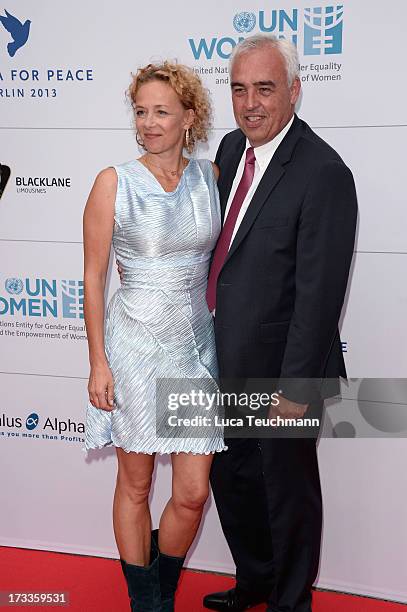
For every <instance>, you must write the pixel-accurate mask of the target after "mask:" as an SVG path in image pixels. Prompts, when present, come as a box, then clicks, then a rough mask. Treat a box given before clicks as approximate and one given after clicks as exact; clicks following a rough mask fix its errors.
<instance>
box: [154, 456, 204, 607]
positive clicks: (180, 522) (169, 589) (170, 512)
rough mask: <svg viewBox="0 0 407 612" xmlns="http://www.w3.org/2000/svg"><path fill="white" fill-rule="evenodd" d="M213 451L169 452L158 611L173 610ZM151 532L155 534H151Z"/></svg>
mask: <svg viewBox="0 0 407 612" xmlns="http://www.w3.org/2000/svg"><path fill="white" fill-rule="evenodd" d="M212 459H213V455H192V454H187V453H180V454H179V455H175V454H173V455H172V497H171V499H170V500H169V502H168V503H167V505H166V507H165V510H164V512H163V514H162V516H161V521H160V529H159V536H158V539H159V549H160V560H159V567H160V589H161V611H162V612H173V611H174V599H175V591H176V590H177V585H178V580H179V577H180V574H181V570H182V566H183V564H184V561H185V555H186V553H187V551H188V549H189V547H190V546H191V544H192V541H193V539H194V537H195V534H196V532H197V530H198V527H199V523H200V521H201V517H202V511H203V507H204V505H205V502H206V499H207V497H208V492H209V471H210V469H211V463H212ZM154 535H155V534H154Z"/></svg>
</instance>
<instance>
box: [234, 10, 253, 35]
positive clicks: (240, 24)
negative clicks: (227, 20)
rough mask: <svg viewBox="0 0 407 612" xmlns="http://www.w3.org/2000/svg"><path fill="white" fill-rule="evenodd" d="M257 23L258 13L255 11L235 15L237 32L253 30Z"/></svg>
mask: <svg viewBox="0 0 407 612" xmlns="http://www.w3.org/2000/svg"><path fill="white" fill-rule="evenodd" d="M255 25H256V15H255V14H254V13H246V12H243V13H237V14H236V15H235V16H234V17H233V27H234V28H235V30H236V31H237V32H246V33H247V32H251V31H252V30H253V28H254V26H255Z"/></svg>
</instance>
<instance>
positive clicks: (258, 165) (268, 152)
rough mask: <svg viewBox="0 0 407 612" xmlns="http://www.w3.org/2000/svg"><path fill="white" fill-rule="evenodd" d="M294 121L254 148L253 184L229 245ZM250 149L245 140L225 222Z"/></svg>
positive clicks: (227, 206)
mask: <svg viewBox="0 0 407 612" xmlns="http://www.w3.org/2000/svg"><path fill="white" fill-rule="evenodd" d="M293 121H294V115H293V116H292V117H291V119H290V121H289V122H288V123H287V125H286V126H285V127H283V129H282V130H281V132H279V133H278V134H277V136H275V137H274V138H273V140H270V142H266V144H264V145H261V146H260V147H255V149H254V154H255V156H256V161H255V164H254V176H253V182H252V184H251V185H250V189H249V191H248V192H247V194H246V197H245V199H244V200H243V204H242V207H241V209H240V211H239V215H238V217H237V219H236V224H235V227H234V230H233V235H232V239H231V241H230V244H232V242H233V240H234V237H235V236H236V232H237V230H238V229H239V226H240V224H241V222H242V219H243V217H244V216H245V214H246V211H247V209H248V207H249V205H250V202H251V200H252V197H253V195H254V193H255V191H256V189H257V187H258V185H259V183H260V181H261V179H262V178H263V174H264V173H265V171H266V168H267V166H268V165H269V163H270V162H271V159H272V157H273V155H274V153H275V152H276V150H277V147H278V146H279V144H280V143H281V141H282V140H283V138H284V136H285V135H286V134H287V132H288V130H289V129H290V127H291V124H292V122H293ZM249 147H250V143H249V141H248V140H247V139H246V147H245V150H244V151H243V155H242V157H241V160H240V162H239V165H238V167H237V171H236V174H235V178H234V181H233V184H232V189H231V190H230V194H229V199H228V202H227V204H226V210H225V220H226V217H227V216H228V214H229V210H230V206H231V204H232V201H233V198H234V196H235V193H236V190H237V187H238V185H239V183H240V179H241V178H242V175H243V170H244V164H245V160H246V151H247V149H248V148H249ZM229 248H230V245H229Z"/></svg>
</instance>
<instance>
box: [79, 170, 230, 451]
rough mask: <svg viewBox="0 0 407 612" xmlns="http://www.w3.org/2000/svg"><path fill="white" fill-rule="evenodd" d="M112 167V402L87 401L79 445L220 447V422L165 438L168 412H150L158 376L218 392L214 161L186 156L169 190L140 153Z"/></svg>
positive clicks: (108, 345) (108, 344)
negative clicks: (211, 274) (212, 282)
mask: <svg viewBox="0 0 407 612" xmlns="http://www.w3.org/2000/svg"><path fill="white" fill-rule="evenodd" d="M115 170H116V173H117V177H118V185H117V194H116V201H115V215H114V228H113V240H112V242H113V248H114V251H115V254H116V259H117V261H118V262H119V263H120V266H121V268H122V270H123V274H122V281H121V287H120V288H119V289H118V290H117V291H116V293H115V294H114V295H113V297H112V299H111V301H110V303H109V305H108V308H107V311H106V318H105V352H106V356H107V360H108V363H109V367H110V369H111V371H112V374H113V380H114V406H115V408H114V410H113V411H111V412H107V411H104V410H100V409H97V408H95V407H94V406H92V405H91V404H90V402H89V403H88V407H87V413H86V434H85V449H86V450H87V449H91V448H101V447H104V446H108V445H112V444H113V445H114V446H117V447H120V448H122V449H124V450H125V451H126V452H130V451H134V452H138V453H148V454H152V453H173V452H191V453H194V454H209V453H213V452H216V451H222V450H225V449H226V448H227V447H226V446H225V445H224V440H223V429H222V428H221V427H220V426H219V424H217V425H215V424H214V423H213V421H214V419H213V418H212V422H211V423H210V424H209V426H205V427H203V428H201V429H200V430H199V436H198V437H191V435H190V432H191V429H190V428H189V429H188V428H186V429H184V430H183V429H182V427H181V428H177V431H176V433H175V434H173V433H172V432H173V428H170V433H169V434H168V435H167V434H164V435H162V429H164V430H165V427H164V428H157V423H159V421H160V419H161V420H162V419H165V418H166V417H167V416H168V413H166V412H165V410H164V411H163V410H161V413H160V414H159V416H157V414H158V412H159V410H158V409H157V406H156V383H157V381H158V380H160V381H161V380H162V379H177V380H179V381H180V383H179V386H180V388H182V387H183V383H182V381H184V380H189V379H201V380H202V381H203V382H204V383H205V384H204V386H205V389H206V390H208V389H209V390H210V391H212V392H216V389H217V386H216V383H215V379H216V376H217V362H216V351H215V339H214V329H213V317H212V315H211V314H210V312H209V310H208V307H207V304H206V300H205V291H206V284H207V276H208V268H209V262H210V257H211V252H212V250H213V249H214V247H215V243H216V240H217V237H218V235H219V232H220V229H221V220H220V207H219V196H218V191H217V187H216V182H215V177H214V174H213V170H212V165H211V162H210V161H209V160H194V159H191V160H190V161H189V163H188V165H187V167H186V168H185V170H184V172H183V174H182V176H181V178H180V181H179V183H178V185H177V188H176V189H175V191H172V192H169V193H168V192H166V191H164V189H163V188H162V186H161V185H160V183H159V182H158V181H157V179H156V178H155V176H154V175H153V174H152V173H151V172H150V171H149V170H148V169H147V168H146V167H145V166H144V165H143V164H142V163H141V162H139V161H138V160H133V161H130V162H127V163H125V164H121V165H119V166H115ZM95 231H96V229H95ZM185 384H186V387H188V384H187V383H185ZM164 388H165V385H164ZM157 411H158V412H157ZM215 411H216V408H215ZM172 414H173V413H172ZM175 414H177V413H175ZM194 414H196V412H195V413H194ZM174 416H175V415H174Z"/></svg>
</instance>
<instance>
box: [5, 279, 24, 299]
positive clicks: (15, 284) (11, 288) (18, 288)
mask: <svg viewBox="0 0 407 612" xmlns="http://www.w3.org/2000/svg"><path fill="white" fill-rule="evenodd" d="M4 286H5V287H6V291H7V293H10V294H11V295H18V294H19V293H21V292H22V290H23V289H24V285H23V281H22V280H21V278H7V279H6V282H5V283H4Z"/></svg>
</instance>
